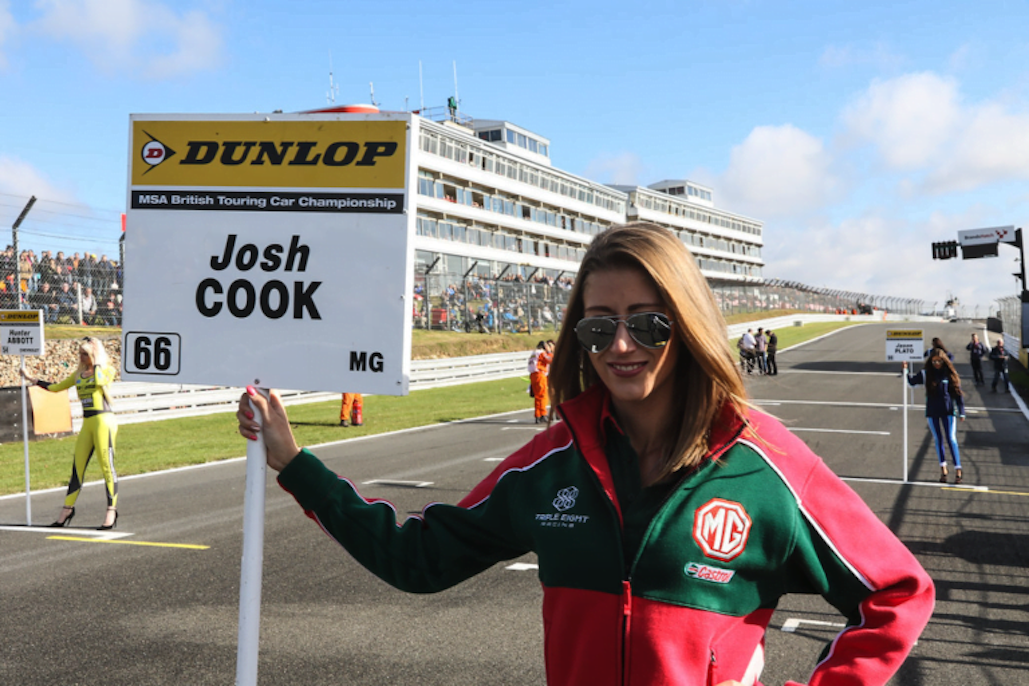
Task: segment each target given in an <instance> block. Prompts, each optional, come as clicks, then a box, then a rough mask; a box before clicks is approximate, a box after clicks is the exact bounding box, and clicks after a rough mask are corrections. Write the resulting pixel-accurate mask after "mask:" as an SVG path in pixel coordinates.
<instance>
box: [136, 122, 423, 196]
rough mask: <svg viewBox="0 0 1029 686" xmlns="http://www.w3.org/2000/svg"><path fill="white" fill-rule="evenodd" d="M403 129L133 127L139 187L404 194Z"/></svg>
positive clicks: (392, 125) (381, 125)
mask: <svg viewBox="0 0 1029 686" xmlns="http://www.w3.org/2000/svg"><path fill="white" fill-rule="evenodd" d="M406 146H407V125H406V122H404V121H395V120H389V121H321V120H312V121H292V120H291V121H278V122H261V121H221V122H205V121H168V122H159V121H146V122H142V121H140V122H134V129H133V147H134V149H136V151H137V152H136V154H135V155H133V165H132V183H133V185H134V186H137V187H138V186H157V185H161V186H165V187H170V186H188V187H218V188H226V187H250V188H260V187H275V188H377V189H389V188H403V187H404V186H405V170H406V154H407V150H406Z"/></svg>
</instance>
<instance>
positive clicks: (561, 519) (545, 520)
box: [536, 486, 590, 529]
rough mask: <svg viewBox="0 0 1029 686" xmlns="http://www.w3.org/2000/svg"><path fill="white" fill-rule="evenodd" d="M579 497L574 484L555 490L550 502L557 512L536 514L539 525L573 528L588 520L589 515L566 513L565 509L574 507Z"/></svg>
mask: <svg viewBox="0 0 1029 686" xmlns="http://www.w3.org/2000/svg"><path fill="white" fill-rule="evenodd" d="M578 497H579V489H578V488H576V487H575V486H569V487H567V488H562V489H561V490H560V491H558V492H557V497H555V498H554V499H553V500H552V501H551V504H552V505H553V506H554V509H555V510H557V512H542V513H540V514H537V515H536V521H537V522H539V525H540V526H549V527H557V528H562V529H574V528H575V525H576V524H585V523H586V522H588V521H589V520H590V516H589V515H583V514H568V513H567V511H568V510H570V509H572V508H573V507H575V499H576V498H578Z"/></svg>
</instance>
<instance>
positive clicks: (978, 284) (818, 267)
mask: <svg viewBox="0 0 1029 686" xmlns="http://www.w3.org/2000/svg"><path fill="white" fill-rule="evenodd" d="M983 222H984V220H983V218H982V217H978V216H976V211H972V212H969V213H965V214H964V215H963V216H956V215H945V214H942V213H933V214H931V215H929V216H928V217H926V218H925V219H924V220H921V221H918V222H911V221H909V220H905V219H901V218H898V217H896V216H895V215H894V214H892V213H887V212H884V211H883V212H879V211H877V212H870V213H865V214H863V215H861V216H856V217H852V218H848V219H845V220H843V221H841V222H839V223H838V224H831V223H828V222H817V223H816V222H813V223H810V224H808V225H807V226H804V227H796V226H795V225H794V226H789V227H787V226H783V227H779V226H775V225H773V226H771V227H768V228H769V230H770V231H771V232H773V233H774V236H775V238H774V240H772V241H770V242H769V244H768V245H767V247H766V248H765V254H764V257H765V259H766V261H767V262H768V264H769V266H768V267H767V268H766V269H765V272H766V274H767V276H768V277H769V278H781V279H786V280H790V281H798V282H800V283H804V284H808V285H811V286H820V287H826V288H833V289H844V290H850V291H855V292H859V293H868V294H871V295H882V296H891V297H898V298H914V299H919V300H923V301H925V303H926V307H931V306H932V304H933V302H938V304H939V305H940V306H942V304H943V302H944V301H945V300H947V299H948V298H950V297H951V296H957V297H958V298H959V300H960V301H961V302H962V303H964V304H966V305H970V306H974V305H976V304H980V305H984V306H985V305H987V304H989V303H990V302H991V301H993V300H994V299H995V298H997V297H998V296H1001V295H1005V294H1006V292H1005V290H1004V286H1006V285H1007V283H1008V282H1007V280H1005V279H1002V280H1000V281H999V282H998V280H997V278H996V276H995V272H996V271H997V270H998V269H1001V270H1004V269H1006V268H1007V265H1008V263H1009V262H1010V260H1011V259H1012V258H1013V257H1014V256H1015V254H1016V253H1015V252H1014V251H1011V250H1009V251H1008V252H1007V253H1005V252H1004V249H1003V248H1002V249H1001V255H1000V258H994V259H983V260H933V259H932V255H931V244H932V242H933V241H937V240H945V239H948V238H953V237H955V236H956V233H957V231H958V230H960V229H966V228H968V227H972V226H981V225H983ZM1012 283H1013V281H1012ZM998 285H1000V287H998ZM1007 292H1014V290H1013V289H1009V290H1008V291H1007Z"/></svg>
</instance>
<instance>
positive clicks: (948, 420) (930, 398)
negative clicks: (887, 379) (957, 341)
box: [903, 348, 965, 484]
mask: <svg viewBox="0 0 1029 686" xmlns="http://www.w3.org/2000/svg"><path fill="white" fill-rule="evenodd" d="M903 368H904V371H905V373H907V368H908V363H907V362H904V364H903ZM907 377H908V384H909V385H911V386H921V385H923V384H924V385H925V419H926V421H927V422H928V424H929V432H930V433H931V434H932V435H933V442H934V443H935V444H936V457H937V458H939V460H940V483H947V456H946V453H945V449H944V445H947V446H950V457H951V459H952V460H953V461H954V483H956V484H959V483H961V478H962V474H961V451H960V450H959V449H958V435H957V424H956V423H955V421H954V419H955V418H960V419H961V421H965V400H964V397H963V396H964V393H963V392H962V391H961V379H959V378H958V373H957V370H955V369H954V365H953V364H951V362H950V360H949V359H947V353H946V351H945V350H942V349H940V348H933V349H932V350H930V351H929V357H928V358H926V361H925V367H924V368H923V369H921V370H919V371H918V372H917V373H915V374H908V375H907Z"/></svg>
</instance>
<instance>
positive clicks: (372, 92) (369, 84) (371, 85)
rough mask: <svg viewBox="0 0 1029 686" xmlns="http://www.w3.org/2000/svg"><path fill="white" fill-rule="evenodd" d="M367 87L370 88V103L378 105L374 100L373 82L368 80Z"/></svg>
mask: <svg viewBox="0 0 1029 686" xmlns="http://www.w3.org/2000/svg"><path fill="white" fill-rule="evenodd" d="M368 88H369V89H370V90H371V98H372V105H373V106H374V107H378V106H379V103H377V102H375V84H374V83H372V82H371V81H369V82H368Z"/></svg>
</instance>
